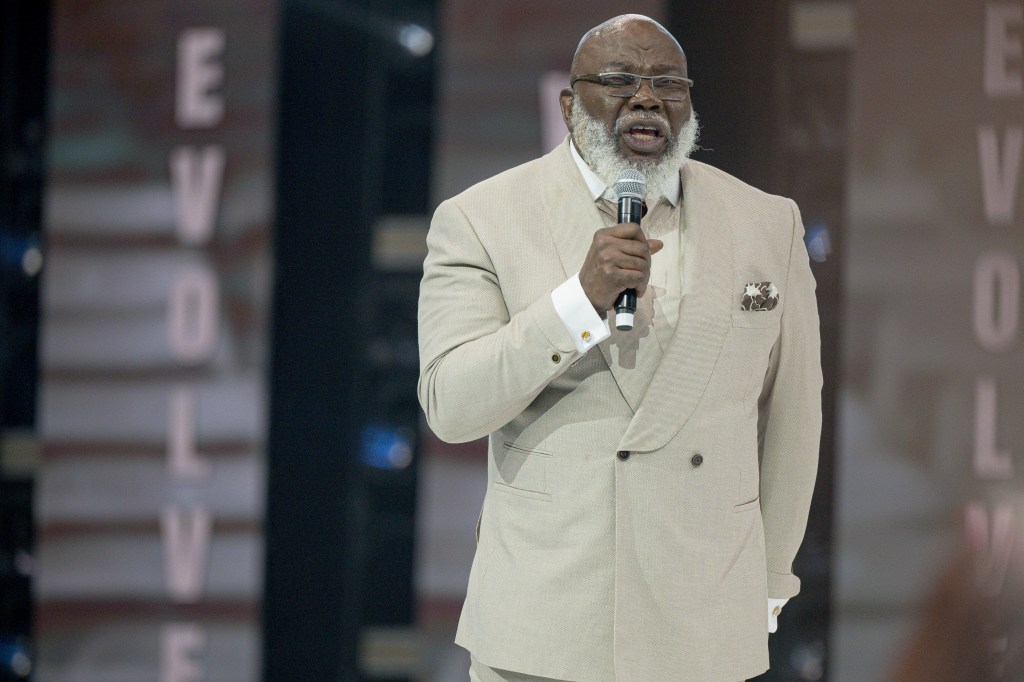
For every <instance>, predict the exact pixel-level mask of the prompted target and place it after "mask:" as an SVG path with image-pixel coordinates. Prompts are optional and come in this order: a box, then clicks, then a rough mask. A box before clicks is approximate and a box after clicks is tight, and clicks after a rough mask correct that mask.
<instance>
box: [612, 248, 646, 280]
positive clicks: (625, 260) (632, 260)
mask: <svg viewBox="0 0 1024 682" xmlns="http://www.w3.org/2000/svg"><path fill="white" fill-rule="evenodd" d="M609 265H611V266H612V268H614V269H615V270H616V271H619V270H621V271H623V272H626V273H629V275H628V276H630V277H632V273H634V272H639V273H641V274H643V275H644V276H645V277H646V276H647V275H648V274H649V273H650V271H651V262H650V261H649V260H648V259H646V258H643V257H641V256H632V255H630V254H628V253H619V254H616V255H615V256H614V257H613V258H611V260H610V262H609Z"/></svg>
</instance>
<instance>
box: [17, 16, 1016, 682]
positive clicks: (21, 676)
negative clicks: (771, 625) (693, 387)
mask: <svg viewBox="0 0 1024 682" xmlns="http://www.w3.org/2000/svg"><path fill="white" fill-rule="evenodd" d="M2 7H3V11H2V24H0V32H2V35H0V112H2V115H0V680H25V679H34V680H40V681H46V682H51V681H52V682H93V681H95V682H121V681H123V682H142V681H146V680H161V681H169V682H191V681H194V680H218V681H219V680H225V681H236V680H237V681H254V680H260V679H263V680H331V681H334V680H343V681H356V680H359V681H362V680H365V681H367V682H374V681H377V682H385V681H389V682H398V681H404V680H409V681H437V682H448V681H449V680H451V681H455V680H465V679H467V668H468V664H469V659H468V655H467V654H466V653H465V652H464V651H462V650H461V649H459V648H458V647H455V645H454V644H452V638H453V636H454V631H455V625H456V622H457V619H458V614H459V609H460V607H461V603H462V599H463V597H464V589H465V586H466V582H467V579H468V574H469V567H470V563H471V560H472V555H473V551H474V534H473V527H474V524H475V521H476V518H477V512H478V510H479V506H480V504H481V502H482V500H483V495H484V491H485V488H486V468H485V457H486V445H485V443H484V442H482V441H481V442H476V443H470V444H464V445H457V446H452V445H448V444H445V443H443V442H441V441H440V440H438V439H437V438H436V437H435V436H433V435H432V434H431V433H430V432H429V430H428V429H427V428H426V426H425V425H424V423H423V421H422V419H421V415H420V410H419V407H418V405H417V402H416V397H415V395H416V394H415V385H416V378H417V371H418V368H417V362H418V359H417V346H416V299H417V290H418V285H419V278H420V276H421V265H422V260H423V256H424V255H425V242H424V239H425V234H426V230H427V226H428V224H429V219H430V215H431V213H432V211H433V208H434V207H435V206H436V205H437V204H438V203H439V202H440V201H442V200H444V199H445V198H447V197H449V196H452V195H453V194H455V193H458V192H459V191H461V190H463V189H465V188H466V187H468V186H470V185H471V184H473V183H475V182H478V181H479V180H482V179H484V178H486V177H488V176H490V175H492V174H494V173H497V172H499V171H502V170H504V169H506V168H509V167H511V166H513V165H516V164H519V163H522V162H525V161H527V160H530V159H532V158H535V157H536V156H538V155H540V154H541V153H544V152H546V151H548V150H549V149H551V148H552V147H554V146H555V145H556V144H557V143H558V142H560V141H561V140H562V138H563V137H564V135H565V130H564V125H563V124H562V121H561V118H560V116H559V114H558V111H557V92H558V91H559V90H560V89H561V88H562V87H563V85H564V84H565V83H567V72H568V68H569V63H570V60H571V58H572V54H573V51H574V49H575V47H576V43H577V41H578V40H579V37H580V36H581V35H582V34H583V32H584V31H586V30H587V29H589V28H590V27H592V26H594V25H596V24H597V23H600V22H601V21H603V20H605V19H607V18H609V17H611V16H614V15H616V14H618V13H621V12H623V11H631V12H637V13H642V14H647V15H649V16H651V17H653V18H655V19H658V20H659V21H661V22H662V23H663V24H664V25H665V26H666V27H667V28H668V29H669V30H670V31H672V33H673V34H674V35H676V36H677V37H678V39H679V40H680V42H681V43H682V45H683V47H684V49H685V50H686V54H687V57H688V60H689V69H690V74H689V75H690V77H691V78H693V79H694V80H695V81H696V85H695V88H694V91H693V100H694V106H695V109H696V110H697V111H698V112H699V113H700V115H701V121H702V124H703V126H704V132H703V135H702V138H701V142H700V146H701V149H700V150H699V151H698V152H697V153H695V155H694V156H695V158H698V159H700V160H702V161H705V162H707V163H710V164H712V165H715V166H717V167H719V168H722V169H724V170H726V171H728V172H730V173H733V174H734V175H737V176H738V177H740V178H741V179H743V180H745V181H747V182H749V183H751V184H754V185H756V186H758V187H760V188H762V189H764V190H767V191H769V192H773V193H777V194H783V195H786V196H790V197H792V198H794V199H795V200H796V201H797V203H798V204H799V205H800V207H801V209H802V213H803V218H804V221H805V227H806V242H807V247H808V252H809V254H810V256H811V259H812V268H813V270H814V274H815V277H816V279H817V282H818V307H819V313H820V315H821V321H822V341H823V344H822V345H823V358H822V361H823V368H824V371H825V382H826V385H825V393H824V399H825V400H824V430H823V433H822V444H821V465H820V469H819V475H818V482H817V487H816V491H815V498H814V503H813V507H812V511H811V518H810V524H809V527H808V531H807V536H806V540H805V542H804V545H803V548H802V549H801V553H800V555H799V558H798V561H797V565H796V567H795V572H796V573H797V574H798V575H800V576H801V578H802V581H803V587H802V592H801V594H800V595H799V596H798V597H797V598H795V599H793V600H791V602H790V603H789V605H787V607H786V609H785V610H784V612H783V615H782V616H781V618H780V621H779V631H778V632H777V633H776V634H774V635H772V636H771V639H770V645H771V656H772V669H771V671H769V672H768V673H766V674H765V675H764V676H762V677H761V678H758V679H764V680H811V681H813V680H835V681H844V682H846V681H848V682H865V681H870V680H887V679H897V678H893V677H892V674H893V673H892V671H893V670H894V666H895V665H896V664H897V662H898V661H900V660H903V659H902V657H903V656H904V654H905V652H906V651H907V650H908V647H911V649H913V642H915V641H917V640H916V639H915V638H916V637H918V636H920V634H921V633H922V632H925V633H927V632H930V631H929V630H928V629H927V623H928V619H929V617H931V618H932V619H933V620H934V617H935V614H936V613H938V614H939V620H941V621H943V622H949V623H952V625H953V626H954V627H955V626H956V624H957V623H956V620H955V619H956V613H957V610H956V608H954V607H955V606H956V598H955V594H954V597H953V598H952V599H949V600H946V601H943V599H944V597H941V596H938V597H937V596H936V595H941V594H945V593H939V592H936V591H935V589H936V588H935V587H934V586H935V585H936V584H937V581H939V580H940V577H941V576H942V575H944V571H947V570H948V568H949V566H951V565H954V566H955V565H956V564H951V563H950V562H952V561H953V557H954V555H955V552H956V548H957V547H959V546H961V544H962V539H963V538H964V537H968V538H970V539H971V542H972V543H973V544H972V548H973V550H974V553H975V555H976V556H977V557H978V558H979V559H980V561H979V562H978V563H979V565H980V566H981V567H982V568H983V569H984V570H982V571H979V575H980V576H981V577H980V580H982V581H983V585H984V589H985V594H986V595H987V596H988V597H989V598H992V599H995V600H997V601H1000V600H1001V601H1002V602H1003V603H1006V599H1007V597H1006V595H1005V592H1004V588H1005V584H1006V580H1007V575H1008V574H1011V575H1012V574H1013V571H1014V570H1015V568H1014V564H1013V563H1012V561H1011V559H1010V557H1011V555H1012V551H1011V549H1012V547H1013V538H1014V536H1015V534H1019V531H1020V527H1021V521H1020V518H1021V517H1020V515H1019V513H1018V512H1019V498H1020V491H1021V488H1022V480H1024V475H1022V473H1021V470H1022V469H1024V420H1022V419H1021V418H1020V416H1021V414H1024V380H1022V378H1024V342H1022V331H1021V329H1020V317H1021V310H1022V306H1024V303H1022V300H1021V276H1020V272H1021V263H1022V257H1024V222H1022V220H1021V218H1020V215H1019V209H1020V201H1019V198H1018V189H1019V187H1020V184H1021V178H1020V171H1021V156H1022V153H1024V124H1022V121H1024V76H1022V74H1024V49H1022V45H1024V3H1021V2H1002V1H1000V2H983V1H981V0H949V1H948V2H945V3H934V2H931V1H929V0H903V2H900V3H892V2H884V1H883V0H855V1H837V0H820V1H811V0H807V1H798V0H758V1H757V2H752V1H751V0H742V1H741V0H718V1H716V2H714V3H708V2H697V1H694V0H676V1H674V2H665V1H663V0H637V2H634V3H632V4H631V5H630V6H628V7H626V6H624V5H623V4H622V3H619V2H610V1H607V0H589V1H588V2H561V3H551V2H546V3H541V2H533V1H531V0H524V1H521V2H502V1H499V0H474V1H470V0H245V1H243V0H202V1H201V2H200V1H199V0H52V1H50V2H45V1H41V0H3V4H2ZM1015 505H1016V506H1015ZM1015 509H1017V510H1018V511H1015ZM1018 543H1019V541H1018ZM1016 568H1020V567H1019V566H1017V567H1016ZM936 600H937V601H936ZM1012 603H1019V602H1012ZM927 604H932V605H933V606H934V605H935V604H938V610H937V611H936V610H935V609H932V610H931V611H929V610H928V609H926V608H924V607H925V605H927ZM946 606H949V607H950V608H949V610H948V611H946V610H944V609H945V607H946ZM929 614H930V615H929ZM947 617H948V618H947ZM922 628H923V629H922ZM996 635H998V636H996V637H994V638H992V639H991V640H990V641H988V642H987V645H989V646H990V648H991V651H990V652H989V653H990V654H991V657H992V660H991V661H989V663H992V664H993V665H994V666H995V667H998V665H999V664H998V660H999V657H1000V656H1005V655H1007V654H1008V653H1009V654H1012V652H1014V651H1017V652H1018V655H1019V650H1020V646H1021V638H1020V632H1019V631H1016V632H1011V633H1010V634H1009V635H1006V634H1005V633H1003V634H1000V633H996ZM925 651H927V648H926V649H925ZM1018 672H1021V670H1020V669H1018ZM957 675H959V676H957ZM1003 675H1004V677H1003V679H1018V680H1019V679H1024V672H1022V673H1021V676H1018V677H1014V673H1012V672H1009V673H1007V672H1005V671H1004V673H1003ZM680 679H685V675H682V676H681V678H680ZM898 679H909V678H906V677H903V678H898ZM922 679H924V678H922ZM930 679H937V678H935V677H932V678H930ZM949 679H964V680H975V679H981V678H980V677H976V676H970V675H969V674H967V673H958V674H956V675H953V676H951V677H949Z"/></svg>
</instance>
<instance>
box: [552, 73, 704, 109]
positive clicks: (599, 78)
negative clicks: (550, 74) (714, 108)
mask: <svg viewBox="0 0 1024 682" xmlns="http://www.w3.org/2000/svg"><path fill="white" fill-rule="evenodd" d="M608 76H629V77H631V78H635V79H636V87H635V88H633V92H630V93H628V94H627V93H624V92H623V93H616V92H608V94H609V95H611V96H612V97H632V96H633V95H635V94H636V93H638V92H640V86H641V85H643V82H644V81H645V80H649V81H651V90H652V91H653V92H654V94H655V95H657V96H658V99H662V100H665V101H666V102H685V101H686V100H688V99H689V98H690V88H692V87H693V81H692V80H690V79H689V78H683V77H681V76H641V75H640V74H638V73H626V72H625V71H605V72H603V73H584V74H581V75H579V76H576V77H575V78H573V79H572V80H571V81H569V87H570V88H574V87H575V86H576V81H585V82H587V83H597V84H598V85H600V86H602V87H603V88H605V90H608V89H609V88H611V87H612V86H611V85H609V84H608V83H606V82H605V78H606V77H608ZM662 79H665V80H670V81H675V82H679V83H682V84H683V85H685V86H686V94H685V95H683V96H681V97H671V96H670V97H663V96H662V95H661V93H660V92H659V91H658V86H657V85H655V81H658V80H662Z"/></svg>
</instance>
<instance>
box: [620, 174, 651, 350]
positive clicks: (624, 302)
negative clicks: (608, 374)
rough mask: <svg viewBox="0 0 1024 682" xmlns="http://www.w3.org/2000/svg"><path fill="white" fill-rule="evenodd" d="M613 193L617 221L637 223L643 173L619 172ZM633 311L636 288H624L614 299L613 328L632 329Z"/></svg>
mask: <svg viewBox="0 0 1024 682" xmlns="http://www.w3.org/2000/svg"><path fill="white" fill-rule="evenodd" d="M615 193H616V194H617V195H618V197H619V223H620V224H621V223H639V222H640V217H641V212H642V211H643V202H644V195H645V194H646V193H647V181H646V179H645V178H644V176H643V174H642V173H640V172H639V171H635V170H632V169H627V170H624V171H622V172H621V173H619V179H618V180H617V181H616V182H615ZM635 312H636V289H626V290H625V291H623V292H622V293H621V294H619V297H618V298H617V299H615V328H616V329H618V330H619V331H624V332H628V331H630V330H632V329H633V314H634V313H635Z"/></svg>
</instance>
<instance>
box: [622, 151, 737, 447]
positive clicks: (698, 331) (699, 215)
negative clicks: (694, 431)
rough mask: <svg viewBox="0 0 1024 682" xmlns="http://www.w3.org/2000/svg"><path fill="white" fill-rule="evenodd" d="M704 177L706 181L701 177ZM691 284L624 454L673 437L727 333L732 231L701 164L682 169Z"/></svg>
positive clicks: (699, 394) (708, 375)
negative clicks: (674, 329)
mask: <svg viewBox="0 0 1024 682" xmlns="http://www.w3.org/2000/svg"><path fill="white" fill-rule="evenodd" d="M702 175H703V177H702ZM682 178H683V197H684V198H683V211H684V216H685V225H686V232H687V233H688V234H687V242H686V247H685V249H686V250H685V253H684V263H685V264H684V268H683V270H684V276H685V275H687V274H688V273H692V277H690V276H686V279H685V281H686V282H687V286H686V288H685V289H684V291H683V296H682V300H681V301H680V307H679V321H678V324H677V327H676V333H675V335H674V336H673V337H672V341H671V342H670V343H669V345H668V349H667V350H666V351H665V355H664V357H663V358H662V360H661V364H660V365H659V366H658V370H657V372H656V373H655V374H654V377H653V378H652V379H651V382H650V384H649V386H648V387H647V391H646V393H645V394H644V396H643V399H642V401H641V402H640V404H639V406H638V407H637V408H636V414H635V415H634V416H633V420H632V421H631V422H630V425H629V427H628V428H627V429H626V433H625V434H624V435H623V437H622V440H621V442H620V444H619V448H620V449H623V450H639V451H650V450H657V449H658V448H660V447H662V446H664V445H665V444H666V443H668V441H669V440H671V439H672V437H673V436H675V434H676V433H677V432H678V431H679V429H681V428H682V427H683V425H684V424H685V423H686V422H687V421H688V420H689V418H690V416H691V415H692V414H693V411H694V409H695V408H696V407H697V404H698V403H699V402H700V399H701V397H702V396H703V395H704V390H705V389H706V388H707V385H708V381H709V380H710V378H711V372H712V371H713V370H714V368H715V364H716V363H717V362H718V356H719V354H720V353H721V350H722V345H723V343H724V341H725V336H726V334H727V333H728V331H729V326H730V324H731V321H730V320H731V318H730V315H729V306H730V301H731V300H732V296H731V287H732V282H733V276H732V271H733V264H732V227H731V225H730V222H729V215H728V211H727V209H726V207H725V206H724V205H723V204H722V203H721V200H720V199H719V198H718V197H717V195H716V193H715V192H712V191H708V189H709V188H708V186H707V185H708V178H707V177H706V175H704V174H702V172H701V169H700V167H699V165H698V164H695V163H693V162H688V163H687V164H686V165H685V166H684V167H683V175H682Z"/></svg>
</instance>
